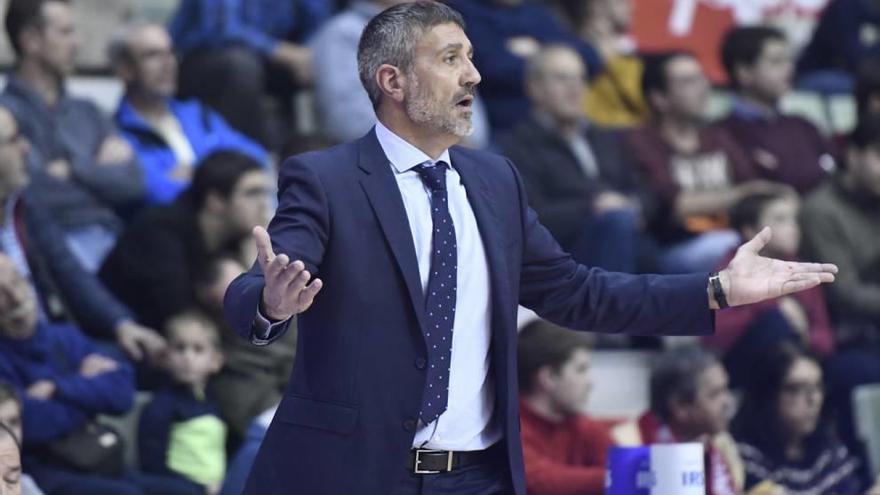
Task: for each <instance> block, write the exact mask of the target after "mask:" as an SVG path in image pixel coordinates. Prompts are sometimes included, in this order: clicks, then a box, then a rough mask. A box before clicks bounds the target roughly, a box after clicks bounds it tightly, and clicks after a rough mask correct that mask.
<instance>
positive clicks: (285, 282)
mask: <svg viewBox="0 0 880 495" xmlns="http://www.w3.org/2000/svg"><path fill="white" fill-rule="evenodd" d="M305 269H306V265H305V263H303V262H302V261H300V260H296V261H294V262H293V263H290V264H289V265H287V268H286V269H285V270H284V271H282V272H281V273H280V274H279V275H278V284H279V285H280V286H282V287H287V286H289V285H290V284H291V283H293V281H294V280H296V278H297V277H298V276H299V275H300V274H301V273H302V272H303V270H305Z"/></svg>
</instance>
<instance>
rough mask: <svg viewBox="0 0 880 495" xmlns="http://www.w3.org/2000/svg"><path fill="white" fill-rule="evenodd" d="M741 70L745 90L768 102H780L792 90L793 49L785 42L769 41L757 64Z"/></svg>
mask: <svg viewBox="0 0 880 495" xmlns="http://www.w3.org/2000/svg"><path fill="white" fill-rule="evenodd" d="M740 70H741V77H740V82H741V83H742V86H743V89H745V90H746V91H750V92H752V93H754V94H755V95H756V96H758V97H759V98H761V99H764V100H766V101H770V102H774V103H775V102H778V101H779V100H780V99H781V98H782V97H783V96H785V94H786V93H788V91H789V89H791V80H792V76H793V74H794V60H793V59H792V55H791V47H789V45H788V43H786V42H785V41H783V40H768V41H767V42H765V43H764V47H763V48H762V49H761V55H760V56H759V57H758V60H756V61H755V64H754V65H753V66H752V67H748V68H742V69H740Z"/></svg>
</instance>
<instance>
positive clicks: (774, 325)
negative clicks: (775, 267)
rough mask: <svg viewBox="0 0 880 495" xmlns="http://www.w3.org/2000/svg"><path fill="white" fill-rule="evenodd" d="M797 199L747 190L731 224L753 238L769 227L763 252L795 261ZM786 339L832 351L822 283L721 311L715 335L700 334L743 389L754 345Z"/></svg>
mask: <svg viewBox="0 0 880 495" xmlns="http://www.w3.org/2000/svg"><path fill="white" fill-rule="evenodd" d="M799 202H800V201H799V199H798V198H797V196H794V195H779V194H770V193H759V194H750V195H748V196H745V197H744V198H742V199H741V200H740V201H739V202H737V204H736V205H734V207H733V209H732V210H731V212H730V223H731V225H732V226H733V228H734V229H736V230H737V232H739V234H740V236H742V238H743V239H751V238H752V237H754V236H756V235H757V234H758V232H760V231H761V230H762V229H763V228H764V227H770V228H771V229H772V230H773V237H772V238H771V239H770V241H769V242H768V243H767V244H766V245H765V246H764V249H763V250H762V251H761V254H762V255H763V256H767V257H770V258H777V259H784V260H792V261H795V260H797V253H798V249H799V248H800V240H801V228H800V225H799V224H798V210H799V209H800V205H799ZM735 254H736V251H735V250H731V251H730V253H728V255H727V256H726V257H725V258H724V259H723V260H722V261H721V262H720V263H719V264H718V267H722V268H723V267H725V266H727V264H728V263H730V260H732V259H733V256H734V255H735ZM719 269H720V268H719ZM786 340H787V341H794V342H797V343H800V344H802V345H804V346H807V347H809V348H811V349H812V350H813V351H814V352H815V353H816V354H817V355H819V356H823V357H827V356H830V355H831V354H832V352H833V351H834V335H833V329H832V328H831V323H830V321H829V317H828V309H827V305H826V302H825V296H824V294H823V293H822V289H821V288H820V287H813V288H812V289H808V290H805V291H803V292H798V293H796V294H794V295H791V296H785V297H782V298H779V299H774V300H768V301H764V302H761V303H758V304H753V305H750V306H740V307H737V308H730V309H727V310H725V311H719V312H717V313H716V315H715V334H714V335H712V336H710V337H706V338H704V342H705V343H706V344H707V345H708V346H709V347H711V348H713V349H714V350H716V351H718V352H721V353H723V355H724V365H725V367H726V368H727V371H728V373H730V378H731V384H732V386H733V387H735V388H740V387H742V386H743V385H744V384H745V382H746V379H747V378H748V376H749V375H750V374H751V373H752V361H753V358H754V355H755V352H756V350H757V349H766V348H769V347H773V346H774V345H776V344H777V343H779V342H780V341H786Z"/></svg>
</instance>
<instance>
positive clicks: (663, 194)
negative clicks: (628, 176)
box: [627, 124, 756, 240]
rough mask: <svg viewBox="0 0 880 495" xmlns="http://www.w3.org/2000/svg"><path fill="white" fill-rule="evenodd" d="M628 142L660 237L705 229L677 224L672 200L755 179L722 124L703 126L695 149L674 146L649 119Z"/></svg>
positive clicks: (716, 220)
mask: <svg viewBox="0 0 880 495" xmlns="http://www.w3.org/2000/svg"><path fill="white" fill-rule="evenodd" d="M627 145H628V148H629V149H630V152H631V153H632V156H633V158H634V164H635V166H636V168H637V169H638V170H639V172H640V173H641V175H642V177H643V178H644V180H645V182H646V184H647V185H648V187H649V188H650V189H651V192H652V193H653V196H654V198H655V199H656V201H657V203H658V204H657V206H658V212H659V213H658V215H657V218H656V219H655V221H654V227H655V230H656V231H657V232H656V233H657V235H658V236H659V237H660V238H661V239H664V240H674V239H676V238H680V237H686V233H687V232H692V233H693V232H695V231H699V230H707V229H706V228H702V229H700V228H693V227H688V228H686V226H684V225H681V224H680V222H679V221H678V220H677V219H676V218H675V215H674V211H675V202H676V199H677V197H678V195H679V194H680V193H681V192H683V191H685V192H710V191H721V190H725V189H728V188H730V187H731V186H732V185H734V184H738V183H740V182H746V181H749V180H752V179H755V178H756V175H755V173H754V170H753V168H752V167H751V164H750V163H749V160H748V158H747V157H746V156H745V155H744V154H743V152H742V151H741V150H740V148H739V147H738V146H737V145H736V144H735V143H734V142H733V140H732V139H731V138H730V137H729V136H728V135H727V133H726V132H724V131H723V130H722V129H719V128H717V127H706V128H704V129H703V130H701V131H700V147H699V149H698V150H697V151H696V152H694V153H681V152H678V151H677V150H675V149H673V147H672V145H671V144H670V143H669V142H668V141H666V139H665V138H664V137H663V135H662V134H661V133H660V129H659V128H658V127H657V126H656V125H653V124H649V125H646V126H643V127H641V128H638V129H634V130H633V131H630V133H629V135H628V136H627ZM726 213H727V212H721V211H719V212H718V214H717V215H715V216H713V217H712V218H704V222H701V223H702V224H705V225H713V224H714V225H717V226H718V227H721V226H724V221H723V218H725V216H726Z"/></svg>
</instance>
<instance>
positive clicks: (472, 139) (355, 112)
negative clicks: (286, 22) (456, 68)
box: [283, 0, 489, 156]
mask: <svg viewBox="0 0 880 495" xmlns="http://www.w3.org/2000/svg"><path fill="white" fill-rule="evenodd" d="M404 1H405V0H358V1H356V2H353V3H352V4H351V6H350V7H349V8H348V9H346V10H344V11H343V12H341V13H339V14H337V15H336V16H334V17H333V18H332V19H330V20H329V21H328V22H327V23H326V24H324V26H322V27H321V29H319V30H318V32H317V33H315V36H314V37H313V38H312V39H311V41H310V42H309V46H310V47H311V49H312V53H313V54H314V56H313V57H312V63H313V65H314V72H315V104H316V105H317V113H318V117H319V122H318V123H319V124H320V128H321V133H322V134H323V135H324V136H326V137H327V138H329V139H331V140H333V141H334V142H344V141H351V140H354V139H357V138H359V137H361V136H363V135H364V134H366V133H367V132H368V131H369V130H370V128H371V127H373V125H375V123H376V113H375V111H374V109H373V105H372V103H371V102H370V97H369V96H368V95H367V93H366V92H365V91H364V86H363V84H361V80H360V75H359V74H358V68H357V49H358V43H359V42H360V39H361V33H362V32H363V30H364V28H365V27H366V26H367V22H369V21H370V19H372V18H373V17H374V16H376V15H377V14H378V13H379V12H381V11H382V10H384V9H386V8H388V7H391V6H394V5H397V4H399V3H404ZM472 108H473V115H472V116H471V121H472V122H473V133H472V134H471V135H469V136H467V137H466V138H465V140H464V142H463V143H462V144H464V145H466V146H471V147H474V148H485V147H486V146H488V144H489V122H488V120H487V116H486V108H485V105H484V104H483V102H482V99H480V98H479V97H478V98H475V100H474V102H473V103H472ZM283 156H290V155H289V154H284V155H283Z"/></svg>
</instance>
